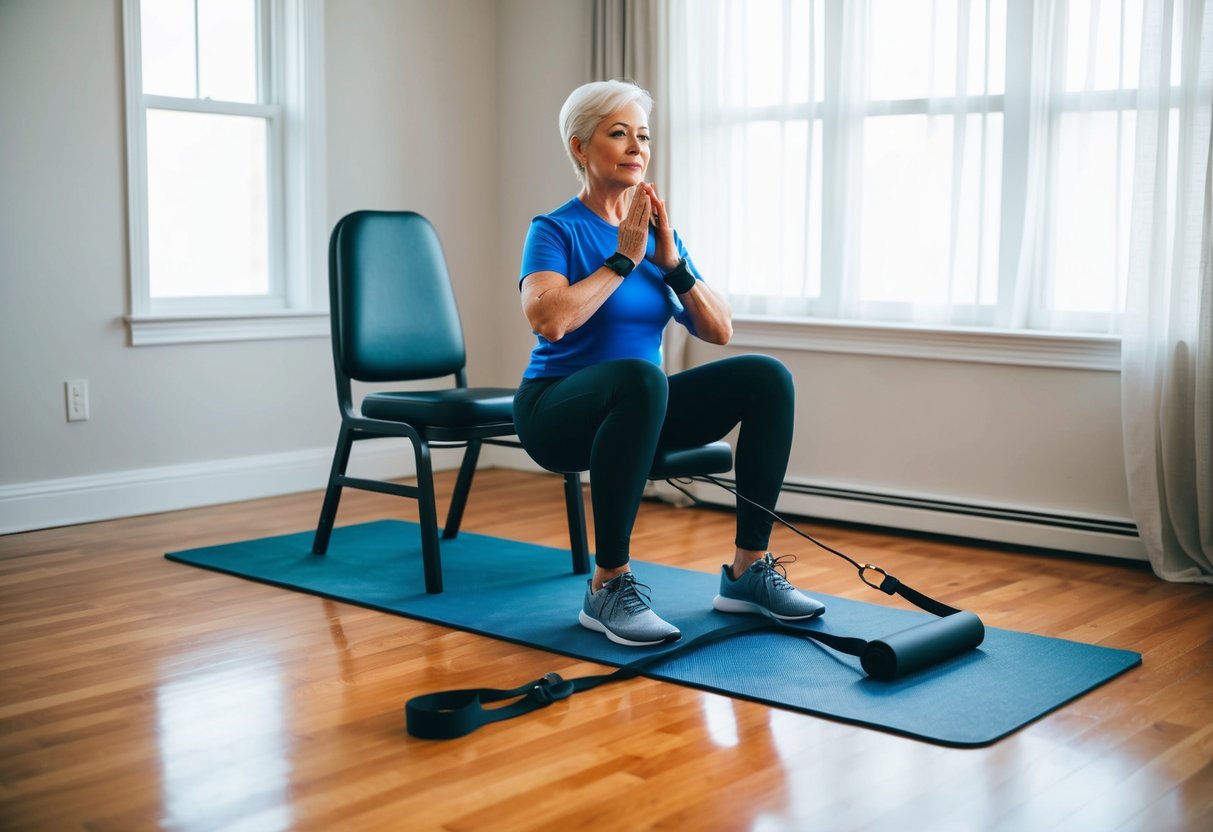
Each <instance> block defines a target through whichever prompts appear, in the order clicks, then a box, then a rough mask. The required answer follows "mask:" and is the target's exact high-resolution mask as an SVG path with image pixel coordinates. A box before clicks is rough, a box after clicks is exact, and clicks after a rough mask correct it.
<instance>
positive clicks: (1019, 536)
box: [692, 478, 1147, 562]
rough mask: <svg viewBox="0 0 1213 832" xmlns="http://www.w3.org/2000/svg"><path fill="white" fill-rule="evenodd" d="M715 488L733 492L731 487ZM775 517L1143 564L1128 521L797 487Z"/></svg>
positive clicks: (704, 490)
mask: <svg viewBox="0 0 1213 832" xmlns="http://www.w3.org/2000/svg"><path fill="white" fill-rule="evenodd" d="M722 480H723V481H725V482H727V483H728V484H730V485H733V484H734V483H733V481H732V480H728V479H724V478H722ZM692 493H693V494H694V496H695V497H696V499H698V500H700V501H702V502H704V503H707V504H709V505H717V506H724V507H729V508H731V507H732V506H733V505H734V498H733V497H732V496H731V495H730V494H728V493H727V492H724V491H722V490H721V489H719V488H717V487H715V486H713V485H710V484H695V485H694V487H693V489H692ZM779 510H780V513H781V514H785V515H794V516H798V517H804V518H810V519H811V518H819V519H821V520H826V521H831V522H840V523H854V524H858V525H864V526H879V527H882V528H888V529H899V530H904V531H911V532H919V533H923V534H931V535H939V536H942V537H952V538H965V539H970V540H975V541H981V542H983V543H996V544H1000V545H1008V546H1014V547H1023V548H1029V549H1050V550H1054V551H1058V552H1066V553H1072V554H1082V555H1096V556H1100V557H1112V558H1120V559H1126V560H1134V561H1143V562H1144V561H1146V560H1147V556H1146V552H1145V547H1144V546H1143V544H1142V542H1141V538H1140V537H1139V536H1138V534H1137V527H1136V526H1135V525H1134V523H1133V521H1132V520H1128V519H1123V518H1115V517H1101V516H1097V515H1089V514H1078V513H1062V512H1053V511H1046V510H1043V509H1032V508H1024V507H1011V506H998V505H994V504H990V503H978V502H972V503H965V502H959V501H955V500H945V499H940V498H938V497H928V496H919V495H912V494H895V493H888V492H875V491H868V490H864V489H857V488H845V487H840V486H837V485H821V484H814V483H805V482H787V483H785V484H784V488H783V491H782V492H781V493H780V497H779Z"/></svg>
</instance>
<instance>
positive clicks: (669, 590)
mask: <svg viewBox="0 0 1213 832" xmlns="http://www.w3.org/2000/svg"><path fill="white" fill-rule="evenodd" d="M311 543H312V532H305V533H300V534H292V535H286V536H282V537H270V538H264V539H261V540H249V541H243V542H239V543H230V544H226V545H222V546H209V547H206V548H201V549H192V550H189V551H182V552H171V553H169V554H168V555H167V556H166V557H168V558H169V559H170V560H174V561H179V562H181V563H187V564H191V565H194V566H199V567H203V568H206V569H213V570H217V571H220V572H226V573H229V574H232V575H238V576H240V577H244V578H249V579H252V580H256V581H262V582H265V583H269V584H273V585H275V586H281V587H285V588H287V589H292V590H297V591H300V592H307V593H311V594H314V595H319V596H323V597H326V598H333V599H336V600H340V601H348V602H350V603H353V604H358V605H361V606H364V607H370V608H372V609H377V610H382V611H384V612H389V613H394V614H398V615H405V616H408V617H410V618H417V619H421V620H424V621H431V622H435V623H438V624H444V625H448V626H451V627H457V628H459V629H463V630H469V631H471V632H474V633H480V634H482V635H486V636H491V637H493V638H500V639H506V640H508V641H514V642H518V643H521V644H526V645H530V646H533V647H539V648H542V649H544V650H550V651H552V652H556V653H562V654H565V655H568V656H573V657H575V658H579V659H588V660H591V661H595V662H600V663H603V664H611V665H622V664H626V663H628V662H630V661H633V660H634V659H636V658H638V657H639V656H641V655H649V654H650V653H651V652H652V651H653V650H662V651H668V650H670V649H672V648H671V647H668V646H667V647H662V648H652V649H650V650H645V649H638V648H628V647H621V646H619V645H616V644H613V643H611V642H610V641H608V640H607V639H606V638H605V637H603V636H602V635H600V634H597V633H592V632H590V631H589V630H586V629H585V628H583V627H581V626H580V625H579V624H578V623H577V611H578V610H579V609H580V608H581V601H582V596H583V594H584V592H585V580H586V579H585V576H578V575H573V574H572V573H571V571H570V558H569V553H568V551H567V550H563V549H553V548H548V547H543V546H534V545H531V544H528V543H520V542H517V541H512V540H502V539H499V538H494V537H486V536H484V535H477V534H470V533H467V532H463V533H461V534H460V535H459V537H458V538H456V539H455V540H444V541H443V545H442V561H443V579H444V583H445V591H444V592H442V593H441V594H439V595H428V594H426V592H425V588H424V584H423V579H422V569H421V548H420V537H419V534H418V529H417V526H416V525H415V524H413V523H406V522H402V521H394V520H384V521H379V522H374V523H367V524H364V525H358V526H346V527H343V528H339V529H336V530H334V532H333V538H332V542H331V543H330V546H329V552H328V554H327V555H324V556H320V555H313V554H311ZM632 568H633V571H634V572H635V573H636V576H637V578H638V579H639V580H640V581H641V582H642V583H645V584H648V585H649V586H650V587H652V591H653V597H654V599H655V603H656V604H657V609H658V610H659V611H660V613H661V615H662V616H663V617H664V618H666V619H667V620H669V621H672V622H673V623H675V624H676V625H677V626H678V628H679V629H681V630H682V634H683V635H682V637H683V639H684V641H685V640H689V639H692V638H694V637H696V636H698V635H700V634H702V633H705V632H707V631H708V630H713V629H716V628H719V627H723V626H727V625H729V624H733V623H737V621H738V617H737V616H735V615H729V614H726V613H721V612H717V611H715V610H714V609H713V608H712V598H713V597H714V596H715V594H716V591H717V586H718V582H719V575H718V574H708V573H705V572H695V571H691V570H687V569H678V568H675V567H669V566H662V565H660V564H653V563H645V562H643V561H633V563H632ZM920 588H921V587H920ZM922 589H926V590H927V591H929V587H928V588H922ZM814 597H817V598H818V599H820V600H821V601H822V602H823V603H824V604H825V605H826V612H825V615H824V616H823V617H821V618H820V619H816V620H814V621H813V622H811V623H809V624H806V625H804V626H806V627H810V628H813V629H820V630H825V631H828V632H832V633H838V634H841V635H847V636H858V637H860V638H864V639H874V638H879V637H881V636H885V635H888V634H890V633H893V632H896V631H898V630H903V629H905V628H907V627H911V626H913V625H914V624H917V623H921V622H924V621H929V620H932V616H930V615H928V614H926V613H923V612H918V611H916V610H912V609H902V608H898V607H892V606H885V605H877V604H867V603H863V602H860V601H852V600H849V599H846V598H837V597H833V596H829V595H820V594H814ZM881 599H882V600H883V596H881ZM890 603H897V602H890ZM973 612H976V613H977V614H978V615H980V614H981V610H980V609H975V610H973ZM674 646H677V645H674ZM1140 663H1141V655H1140V654H1138V653H1134V652H1131V651H1128V650H1117V649H1111V648H1107V647H1099V646H1095V645H1090V644H1082V643H1079V642H1074V641H1066V640H1063V639H1057V638H1047V637H1044V636H1036V635H1030V634H1027V633H1018V632H1014V631H1011V630H999V629H995V628H989V627H987V628H986V637H985V641H984V643H983V644H982V645H981V647H980V648H978V649H977V650H974V651H971V652H969V653H966V654H964V655H962V656H960V657H957V658H955V659H951V660H949V661H947V662H944V663H942V664H940V665H937V666H935V667H932V668H928V669H926V670H922V671H919V672H917V673H914V674H911V675H909V676H906V677H905V678H902V679H898V680H896V681H893V682H878V681H875V680H873V679H869V678H868V677H867V676H866V675H865V674H864V672H863V670H862V669H861V668H860V666H859V660H858V659H856V658H853V657H851V656H846V655H842V654H840V653H836V652H834V651H832V650H830V649H828V648H826V647H823V646H821V645H819V644H816V643H814V642H811V641H809V640H807V639H798V638H791V637H789V636H786V635H780V634H779V633H773V632H756V633H746V634H742V635H739V636H736V637H733V638H731V639H728V640H727V641H725V642H721V643H717V644H711V645H708V646H705V647H703V648H697V649H695V650H693V651H690V652H688V653H686V654H683V655H679V656H675V657H673V658H671V659H670V661H669V662H667V663H665V664H662V665H660V666H658V667H657V668H655V669H654V670H652V671H650V672H647V673H646V674H645V675H647V676H651V677H653V678H658V679H664V680H668V681H672V682H678V683H681V684H686V685H691V686H693V687H696V688H702V689H704V690H710V691H714V692H717V693H723V694H727V695H730V696H738V697H742V698H745V699H751V700H754V701H758V702H763V703H766V704H769V705H774V706H777V707H783V708H791V709H794V710H798V711H804V712H807V713H810V714H815V715H818V716H823V717H828V718H831V719H837V720H842V721H845V722H849V723H854V724H857V725H863V726H867V727H871V728H878V729H881V730H885V731H891V732H894V733H898V734H902V735H906V736H911V737H915V738H918V739H922V740H927V741H930V742H935V743H940V744H943V745H953V746H980V745H988V744H989V743H992V742H994V741H996V740H998V739H1001V738H1002V737H1004V736H1006V735H1008V734H1010V733H1012V732H1014V731H1016V730H1017V729H1019V728H1021V727H1023V726H1024V725H1026V724H1027V723H1029V722H1031V721H1032V720H1034V719H1037V718H1038V717H1040V716H1042V715H1044V714H1046V713H1048V712H1049V711H1052V710H1054V709H1056V708H1058V707H1060V706H1062V705H1064V704H1065V703H1066V702H1069V701H1070V700H1072V699H1074V698H1076V697H1078V696H1080V695H1082V694H1083V693H1085V692H1087V691H1089V690H1091V689H1092V688H1094V687H1096V686H1098V685H1100V684H1102V683H1104V682H1106V681H1108V680H1109V679H1111V678H1113V677H1115V676H1117V675H1118V674H1120V673H1123V672H1124V671H1126V670H1128V669H1130V668H1132V667H1135V666H1137V665H1139V664H1140ZM523 681H525V680H521V679H514V678H508V673H507V674H506V676H505V677H503V676H501V672H500V670H492V669H489V670H486V674H485V678H484V679H482V680H480V684H482V685H483V686H484V687H497V688H509V687H513V686H514V685H517V684H520V683H521V682H523ZM429 692H430V691H422V690H418V691H415V692H414V693H415V694H422V693H429ZM584 695H587V696H592V695H593V694H589V693H587V694H584Z"/></svg>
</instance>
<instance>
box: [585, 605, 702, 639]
mask: <svg viewBox="0 0 1213 832" xmlns="http://www.w3.org/2000/svg"><path fill="white" fill-rule="evenodd" d="M577 620H578V621H579V622H580V623H581V626H582V627H585V628H586V629H587V630H593V631H594V632H596V633H602V634H603V635H604V636H606V637H607V638H609V639H610V640H611V641H613V642H615V643H616V644H622V645H623V646H624V647H652V646H653V645H654V644H668V643H669V642H671V641H678V639H680V638H682V633H680V632H679V631H677V630H675V631H674V632H672V633H670V634H669V635H668V636H666V637H665V638H662V639H658V640H657V641H632V640H631V639H626V638H624V637H623V636H621V635H616V634H615V633H613V632H611V631H610V630H609V629H607V626H606V625H605V624H603V623H602V622H601V621H599V620H598V619H597V618H591V617H590V616H588V615H586V613H585V610H582V611H581V612H579V613H577Z"/></svg>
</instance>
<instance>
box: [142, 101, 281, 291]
mask: <svg viewBox="0 0 1213 832" xmlns="http://www.w3.org/2000/svg"><path fill="white" fill-rule="evenodd" d="M266 141H267V136H266V124H265V119H261V118H248V117H244V116H230V115H215V114H212V113H191V112H182V111H179V110H153V109H149V110H148V112H147V207H148V219H147V223H148V249H149V250H148V259H149V265H150V269H149V272H150V279H151V294H152V297H161V298H169V297H210V296H223V295H258V294H260V295H264V294H267V293H268V292H269V291H270V279H269V262H268V251H267V248H268V240H269V229H268V227H267V219H266V216H267V211H268V206H267V197H266V181H267V171H266Z"/></svg>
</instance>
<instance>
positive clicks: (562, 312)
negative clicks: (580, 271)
mask: <svg viewBox="0 0 1213 832" xmlns="http://www.w3.org/2000/svg"><path fill="white" fill-rule="evenodd" d="M623 280H624V278H622V277H620V276H619V275H618V274H616V273H615V272H614V271H612V270H611V269H609V268H607V267H606V266H603V267H602V268H600V269H598V270H597V271H596V272H594V273H593V274H591V275H590V276H589V277H587V278H585V279H584V280H579V281H577V282H576V283H574V284H571V285H570V284H569V282H568V280H566V279H565V278H564V277H563V276H562V275H559V274H557V273H555V272H536V273H534V274H530V275H527V277H526V279H525V280H523V281H522V311H523V312H524V313H525V314H526V319H527V321H528V322H529V323H530V325H531V329H532V330H534V331H535V332H537V333H539V334H540V335H542V336H543V337H544V338H545V339H546V340H548V341H551V342H556V341H559V340H560V339H561V338H563V337H564V336H565V335H567V334H568V333H570V332H572V331H573V330H575V329H577V328H578V327H580V326H581V325H582V324H584V323H585V322H586V321H588V320H589V319H590V318H591V317H592V316H593V315H594V313H595V312H597V311H598V310H599V309H600V308H601V307H602V304H604V303H606V300H607V298H609V297H610V296H611V295H612V294H613V293H614V292H615V290H616V289H617V288H619V285H620V284H621V283H623Z"/></svg>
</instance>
